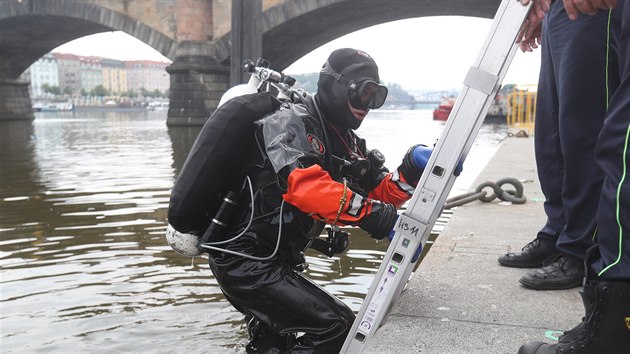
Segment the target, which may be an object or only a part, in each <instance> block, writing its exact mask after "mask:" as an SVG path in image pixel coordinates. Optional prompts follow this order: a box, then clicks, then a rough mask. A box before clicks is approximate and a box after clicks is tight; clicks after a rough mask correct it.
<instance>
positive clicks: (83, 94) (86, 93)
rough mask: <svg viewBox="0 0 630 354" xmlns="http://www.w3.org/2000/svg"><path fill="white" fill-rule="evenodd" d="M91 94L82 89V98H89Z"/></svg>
mask: <svg viewBox="0 0 630 354" xmlns="http://www.w3.org/2000/svg"><path fill="white" fill-rule="evenodd" d="M89 95H90V93H89V92H87V90H86V89H81V96H89Z"/></svg>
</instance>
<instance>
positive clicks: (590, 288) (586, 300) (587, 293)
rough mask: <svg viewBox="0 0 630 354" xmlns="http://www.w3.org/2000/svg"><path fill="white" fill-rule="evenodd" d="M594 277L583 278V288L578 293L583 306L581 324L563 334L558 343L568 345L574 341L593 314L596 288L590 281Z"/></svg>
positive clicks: (595, 284) (595, 283)
mask: <svg viewBox="0 0 630 354" xmlns="http://www.w3.org/2000/svg"><path fill="white" fill-rule="evenodd" d="M593 277H594V276H586V277H585V278H584V287H583V288H582V291H580V296H582V303H583V304H584V313H585V315H584V317H582V322H580V324H578V325H577V326H575V327H574V328H573V329H570V330H568V331H566V332H564V333H563V334H562V335H561V336H560V337H559V338H558V343H568V342H571V341H572V340H574V339H575V338H576V337H577V336H578V335H580V333H582V331H583V330H584V326H586V320H587V319H588V318H589V317H590V316H591V314H592V313H593V309H594V306H593V303H594V301H595V289H596V288H597V282H594V281H592V280H591V279H592V278H593Z"/></svg>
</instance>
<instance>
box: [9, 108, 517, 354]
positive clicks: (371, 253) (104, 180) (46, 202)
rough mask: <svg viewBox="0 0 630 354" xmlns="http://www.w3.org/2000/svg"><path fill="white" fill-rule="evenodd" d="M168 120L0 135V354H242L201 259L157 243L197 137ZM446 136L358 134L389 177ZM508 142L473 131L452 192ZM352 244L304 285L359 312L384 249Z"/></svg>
mask: <svg viewBox="0 0 630 354" xmlns="http://www.w3.org/2000/svg"><path fill="white" fill-rule="evenodd" d="M165 119H166V117H165V115H164V112H117V113H116V112H74V113H39V114H38V115H37V118H36V119H35V120H34V121H32V122H17V121H16V122H0V166H2V168H1V169H0V182H1V183H0V266H1V268H2V269H1V271H0V272H1V274H2V276H1V279H0V321H1V323H2V327H1V334H2V341H1V344H0V351H1V352H3V353H18V352H25V351H26V352H29V351H38V352H85V351H89V350H95V349H96V350H98V351H101V352H103V351H107V352H112V351H120V352H147V351H148V352H164V353H167V352H173V351H175V350H176V351H178V352H191V353H197V352H207V351H208V350H209V348H211V349H212V350H210V351H211V352H213V353H215V352H238V351H242V347H243V343H244V341H245V336H246V334H245V329H244V324H243V322H242V318H241V317H242V316H241V315H240V314H239V313H238V312H236V311H235V310H234V309H233V308H232V307H231V306H230V305H229V304H228V303H227V302H226V301H225V300H224V299H223V297H222V295H221V291H220V289H219V288H218V286H217V284H216V282H215V280H214V278H213V277H212V274H211V272H210V271H209V270H208V266H207V263H206V259H204V258H202V257H198V258H195V259H193V260H191V259H187V258H184V257H181V256H179V255H177V254H176V253H175V252H174V251H172V250H171V249H170V248H169V247H168V246H167V245H166V243H165V241H164V239H163V234H164V231H165V218H166V210H167V207H168V199H169V195H170V188H171V187H172V185H173V182H174V179H175V176H176V175H177V173H178V171H179V170H180V169H181V166H182V165H183V162H184V160H185V158H186V155H187V153H188V150H189V149H190V146H191V145H192V143H193V141H194V139H195V137H196V135H197V133H198V131H199V128H182V127H173V128H167V127H166V124H165ZM443 125H444V123H441V122H434V121H432V120H431V111H429V110H427V111H396V112H391V111H390V112H386V111H385V112H374V113H371V117H370V119H368V120H366V122H365V123H364V126H363V127H361V130H360V134H361V135H363V136H364V137H366V138H367V139H368V144H369V147H371V148H374V147H377V148H379V149H381V151H382V152H383V153H385V154H386V156H390V160H388V162H387V163H386V165H387V166H389V167H390V168H395V166H396V165H397V164H398V163H399V161H400V159H401V158H402V155H403V153H404V152H405V151H406V149H407V148H408V147H409V146H411V145H413V144H415V143H418V142H425V143H428V144H432V143H433V142H434V141H435V139H437V137H439V134H440V132H441V129H442V127H443ZM505 132H506V130H505V126H502V125H484V128H483V129H482V133H481V134H480V137H479V138H478V140H477V141H478V143H477V144H476V145H475V147H474V148H473V151H476V152H475V153H471V154H470V156H469V157H468V159H467V163H466V164H465V167H464V172H465V173H464V174H463V175H462V178H463V177H464V176H465V175H466V172H468V173H469V175H471V177H470V178H472V179H474V177H475V176H476V173H477V172H478V170H479V169H480V168H481V167H482V166H483V164H485V161H487V159H488V158H489V157H490V156H491V155H492V153H493V152H494V149H495V147H496V144H497V142H498V141H499V140H500V139H501V138H503V136H505ZM462 181H463V182H462V183H463V184H462V185H463V187H460V189H463V190H465V189H466V188H467V187H468V184H470V183H466V180H462ZM458 183H459V181H458ZM456 186H457V185H456ZM351 232H352V233H353V234H354V235H353V237H351V250H350V251H348V252H347V254H344V255H342V256H340V257H333V258H327V257H325V256H321V255H319V254H316V253H311V252H310V251H309V254H308V261H309V263H310V267H309V269H308V270H307V274H308V276H309V277H310V278H311V279H313V280H314V281H315V282H316V283H318V284H320V285H322V286H323V287H325V288H326V290H327V291H329V292H330V293H332V294H334V295H336V296H338V297H340V298H341V299H342V300H343V301H344V302H346V303H347V304H348V305H349V306H350V307H351V308H352V309H353V310H355V311H357V310H358V309H359V307H360V304H361V301H362V298H363V296H364V295H365V293H366V292H367V287H368V286H369V284H370V282H371V280H372V277H373V274H374V273H375V272H376V269H377V268H378V265H379V263H380V261H381V258H382V256H383V255H384V252H385V250H386V247H387V243H386V242H381V243H376V242H375V241H373V240H372V239H370V238H369V237H366V236H365V235H363V234H362V233H361V232H360V230H356V229H352V230H351Z"/></svg>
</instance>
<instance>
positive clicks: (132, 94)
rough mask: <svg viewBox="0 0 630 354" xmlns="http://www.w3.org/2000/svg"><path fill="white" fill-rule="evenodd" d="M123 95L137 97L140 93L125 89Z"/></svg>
mask: <svg viewBox="0 0 630 354" xmlns="http://www.w3.org/2000/svg"><path fill="white" fill-rule="evenodd" d="M120 95H121V96H123V97H129V98H135V97H138V93H137V92H136V91H134V90H129V91H125V92H123V93H121V94H120Z"/></svg>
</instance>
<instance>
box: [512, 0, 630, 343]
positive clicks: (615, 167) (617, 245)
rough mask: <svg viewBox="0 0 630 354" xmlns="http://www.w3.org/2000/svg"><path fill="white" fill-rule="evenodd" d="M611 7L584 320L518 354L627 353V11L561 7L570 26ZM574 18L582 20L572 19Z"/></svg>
mask: <svg viewBox="0 0 630 354" xmlns="http://www.w3.org/2000/svg"><path fill="white" fill-rule="evenodd" d="M525 2H528V0H525ZM615 5H616V8H617V9H618V11H621V12H622V14H623V15H622V16H623V20H622V27H621V36H620V40H619V45H620V50H619V59H620V78H621V80H620V85H619V88H618V89H617V91H616V92H615V93H614V95H613V96H612V98H611V101H610V105H609V108H608V111H607V114H606V118H605V121H604V126H603V128H602V130H601V133H600V134H599V137H598V140H597V148H596V161H597V163H598V165H599V167H600V168H601V170H602V171H603V173H604V182H603V185H602V188H601V193H600V197H599V203H598V207H597V215H596V218H595V221H596V225H597V231H596V240H597V245H596V246H594V247H593V248H591V249H589V251H588V252H587V256H586V262H585V268H586V270H585V272H586V278H585V280H584V287H583V291H582V293H581V294H582V298H583V300H584V307H585V316H584V318H583V319H582V322H581V323H580V324H579V325H577V326H576V327H575V328H573V329H572V330H570V331H568V332H565V334H564V336H562V337H561V338H560V340H559V342H558V343H557V344H553V345H549V344H546V343H541V342H530V343H526V344H524V345H523V346H521V348H520V350H519V352H518V353H519V354H551V353H569V352H570V353H592V354H603V353H606V354H622V353H628V352H630V179H629V178H628V177H629V176H627V173H628V165H629V164H630V150H629V149H628V146H629V145H630V6H625V5H624V4H623V2H622V1H615V0H607V1H603V0H590V1H575V0H565V1H564V7H565V9H566V11H567V13H568V15H569V17H570V18H571V19H573V20H575V19H579V18H580V17H587V16H593V15H595V14H596V12H597V9H608V8H611V7H615ZM578 12H582V13H584V14H587V15H579V16H578ZM574 45H576V44H574ZM584 55H586V56H588V55H589V53H584ZM592 70H594V71H596V70H599V68H598V67H592ZM585 207H587V208H590V207H591V206H585Z"/></svg>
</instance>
